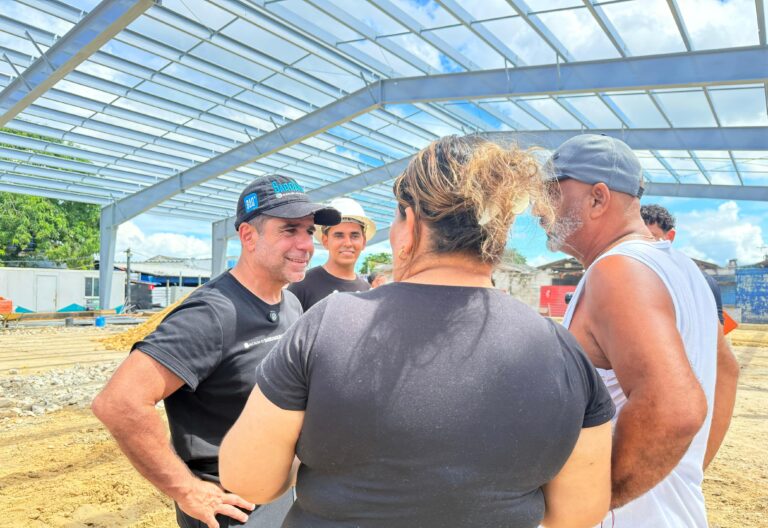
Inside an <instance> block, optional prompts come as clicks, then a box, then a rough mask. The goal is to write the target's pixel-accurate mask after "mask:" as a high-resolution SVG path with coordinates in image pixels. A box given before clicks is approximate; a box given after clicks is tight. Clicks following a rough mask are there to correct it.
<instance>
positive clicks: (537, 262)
mask: <svg viewBox="0 0 768 528" xmlns="http://www.w3.org/2000/svg"><path fill="white" fill-rule="evenodd" d="M552 255H553V254H552V253H547V254H546V255H536V256H535V257H533V258H529V259H527V261H526V264H528V265H529V266H532V267H534V268H538V267H539V266H541V265H542V264H547V263H549V262H554V261H555V260H557V259H556V258H552Z"/></svg>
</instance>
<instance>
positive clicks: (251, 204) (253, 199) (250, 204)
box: [243, 193, 259, 213]
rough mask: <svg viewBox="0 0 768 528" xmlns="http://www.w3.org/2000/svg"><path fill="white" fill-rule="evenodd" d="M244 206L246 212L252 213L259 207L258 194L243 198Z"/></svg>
mask: <svg viewBox="0 0 768 528" xmlns="http://www.w3.org/2000/svg"><path fill="white" fill-rule="evenodd" d="M243 205H244V206H245V212H246V213H250V212H251V211H253V210H254V209H256V208H257V207H258V206H259V196H258V195H257V194H256V193H251V194H247V195H246V196H245V198H243Z"/></svg>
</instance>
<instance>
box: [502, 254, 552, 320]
mask: <svg viewBox="0 0 768 528" xmlns="http://www.w3.org/2000/svg"><path fill="white" fill-rule="evenodd" d="M493 280H494V282H495V283H496V288H499V289H501V290H504V291H506V292H507V293H509V294H510V295H511V296H513V297H515V298H517V299H519V300H520V301H522V302H524V303H525V304H527V305H528V306H530V307H531V308H533V309H534V310H538V307H539V290H540V288H541V286H542V285H546V284H550V277H549V275H548V274H547V273H546V272H545V271H541V270H539V269H537V268H534V267H531V266H528V265H526V264H517V263H514V262H511V261H509V260H503V261H502V262H501V263H500V264H499V265H498V266H497V267H496V269H495V270H494V272H493Z"/></svg>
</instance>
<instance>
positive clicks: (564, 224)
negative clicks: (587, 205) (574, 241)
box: [547, 207, 584, 252]
mask: <svg viewBox="0 0 768 528" xmlns="http://www.w3.org/2000/svg"><path fill="white" fill-rule="evenodd" d="M579 212H580V211H579V209H578V208H577V207H572V208H569V209H567V210H566V211H565V214H564V215H563V216H561V217H560V218H558V219H557V220H556V221H555V224H554V225H553V226H552V229H551V230H550V231H549V232H548V233H547V249H549V250H550V251H552V252H557V251H563V248H565V247H566V246H570V244H568V243H567V242H566V240H568V238H569V237H570V236H571V235H573V234H574V233H575V232H576V231H578V230H579V229H581V227H582V226H583V225H584V222H583V221H582V220H581V218H580V215H579Z"/></svg>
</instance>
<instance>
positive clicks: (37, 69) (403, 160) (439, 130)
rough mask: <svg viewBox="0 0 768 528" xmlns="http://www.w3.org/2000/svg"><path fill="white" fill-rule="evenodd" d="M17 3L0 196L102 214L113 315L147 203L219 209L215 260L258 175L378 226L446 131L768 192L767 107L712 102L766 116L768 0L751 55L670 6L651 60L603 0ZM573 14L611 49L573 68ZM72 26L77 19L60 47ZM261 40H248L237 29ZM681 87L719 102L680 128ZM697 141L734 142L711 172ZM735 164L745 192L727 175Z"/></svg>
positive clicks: (3, 102) (681, 186) (673, 192)
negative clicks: (561, 2) (578, 152)
mask: <svg viewBox="0 0 768 528" xmlns="http://www.w3.org/2000/svg"><path fill="white" fill-rule="evenodd" d="M13 2H14V6H18V8H19V9H23V10H26V12H29V13H34V14H35V15H36V16H37V15H39V16H40V17H42V18H43V19H46V20H49V21H50V22H51V23H50V25H46V24H44V23H43V24H31V23H28V22H26V20H27V17H23V16H19V17H12V16H8V15H7V14H6V13H4V14H0V57H2V59H3V61H4V62H0V67H4V65H5V64H7V66H8V68H5V69H4V71H3V69H2V68H0V87H2V91H0V125H5V126H8V127H9V129H10V130H2V131H0V190H2V191H8V192H23V193H31V194H36V195H39V196H50V197H56V198H60V199H72V200H78V201H84V202H89V203H95V204H99V205H101V206H102V214H101V225H100V229H101V238H102V247H101V255H100V263H101V285H102V287H101V288H100V291H101V292H102V298H101V304H102V306H108V305H109V298H108V295H109V293H108V292H109V291H110V287H109V286H110V283H111V269H112V263H113V261H114V245H115V241H116V233H117V227H118V226H119V225H120V224H121V223H123V222H125V221H127V220H129V219H131V218H133V217H135V216H136V215H138V214H141V213H142V212H145V211H149V210H151V211H152V212H153V213H159V214H166V215H172V216H179V217H184V218H192V219H207V220H211V221H215V222H214V223H213V231H212V235H213V253H214V268H215V269H218V270H220V269H222V267H223V265H224V260H223V255H224V251H225V248H226V241H227V239H228V238H229V237H230V236H231V235H232V234H233V232H232V227H231V220H230V219H229V215H230V214H231V212H232V209H233V205H234V201H235V199H236V197H237V195H238V194H239V191H240V189H241V188H242V187H243V184H244V183H245V182H247V181H249V180H250V179H252V178H254V177H256V176H259V175H263V174H273V173H276V172H280V173H282V174H286V175H289V176H292V177H295V178H296V179H298V180H299V181H300V182H301V183H302V184H303V185H305V186H306V187H307V188H308V189H310V193H311V195H312V196H313V199H317V200H326V199H329V198H331V197H334V196H338V195H342V194H351V195H352V196H354V197H355V198H356V199H358V200H360V201H361V203H363V205H364V206H365V207H366V209H367V210H369V212H370V214H371V215H372V216H373V217H374V219H375V220H376V221H377V222H378V223H379V224H381V225H384V224H386V223H387V222H388V220H389V218H390V217H391V209H392V205H393V203H392V197H391V193H390V192H389V191H388V190H387V188H386V186H385V185H384V184H385V183H386V182H388V181H389V180H391V179H392V178H393V177H394V176H396V175H397V173H398V172H399V171H400V170H402V168H403V167H404V166H405V164H407V162H408V160H409V159H410V157H411V156H412V155H413V154H414V153H415V152H416V151H417V150H418V148H419V147H420V146H423V145H424V144H426V143H428V142H429V141H432V140H433V139H435V138H437V137H439V136H440V135H443V134H445V133H468V132H480V133H487V134H489V135H490V136H492V137H495V138H496V139H500V140H503V139H505V138H512V137H514V138H515V139H516V140H517V141H519V142H520V143H522V144H525V145H528V144H537V145H541V146H544V147H554V146H556V145H557V144H558V143H560V142H561V141H563V140H564V139H566V138H568V137H571V136H572V135H574V134H577V133H581V132H583V131H589V132H601V133H607V134H611V135H616V136H618V137H622V138H624V139H625V140H626V141H627V142H628V143H629V144H630V145H631V146H632V147H633V148H635V149H638V150H642V151H647V153H648V154H647V155H648V156H649V158H648V159H650V160H654V159H655V160H656V162H657V164H658V166H659V167H660V168H659V169H647V170H648V172H647V174H646V176H647V177H648V180H649V183H648V186H647V191H646V192H647V194H655V195H663V196H686V197H702V198H722V199H739V200H768V194H767V193H766V187H764V186H762V185H761V184H759V183H757V184H756V183H755V182H756V181H759V179H760V178H762V175H763V174H765V173H768V170H765V171H763V169H760V167H761V165H760V163H761V162H756V163H753V162H751V161H749V158H750V155H749V154H744V153H753V154H752V156H753V157H754V155H755V154H754V153H759V152H763V151H765V150H768V145H767V143H768V133H766V132H767V131H768V129H766V126H763V125H768V118H766V119H764V120H763V121H758V122H756V123H755V124H756V125H758V126H732V125H733V123H732V122H729V118H728V116H726V115H723V113H722V109H721V104H722V103H720V102H719V101H720V100H722V97H723V95H722V94H729V93H737V92H736V91H737V90H743V93H745V94H746V93H753V92H755V91H756V90H758V91H762V94H763V103H764V104H766V106H768V89H766V85H767V84H768V46H767V45H766V16H765V6H764V2H763V0H755V3H754V6H755V10H754V11H755V13H754V15H755V18H756V34H755V36H754V39H753V41H752V43H753V44H754V45H751V46H747V47H724V48H721V49H714V50H707V51H698V50H696V47H695V37H696V35H695V33H691V31H690V28H689V27H688V26H687V24H686V16H685V12H684V10H682V9H681V8H680V6H679V5H678V4H677V2H676V1H675V0H667V2H666V4H667V7H668V9H669V17H670V20H671V23H673V24H674V27H675V28H676V31H677V33H678V35H679V39H680V52H678V53H667V54H661V55H660V54H656V55H642V56H637V51H636V50H634V49H633V48H632V46H631V45H630V44H631V41H630V40H627V39H626V38H625V37H626V35H624V34H623V33H622V31H620V28H619V26H617V24H616V23H615V20H613V19H612V12H614V11H612V10H614V9H618V7H617V6H616V5H614V4H616V2H604V1H600V0H582V4H581V5H580V6H575V7H565V8H560V7H556V8H552V9H547V10H543V11H538V12H537V11H534V10H533V9H531V7H530V6H529V5H528V4H527V3H526V2H525V1H524V0H507V2H506V5H507V6H508V8H503V5H499V6H497V7H496V8H495V9H496V10H497V11H498V13H497V14H496V15H494V16H490V17H486V18H479V17H478V16H477V15H476V13H477V11H476V9H475V8H474V7H475V6H470V5H468V4H463V3H462V2H459V1H458V0H433V1H432V2H431V3H430V5H429V6H427V7H428V9H427V10H426V11H424V12H420V10H419V9H418V6H416V5H414V6H408V5H406V4H407V2H408V0H368V1H367V2H359V3H358V4H356V7H357V8H359V11H360V12H359V13H358V12H357V11H358V9H356V10H349V9H344V8H343V6H342V5H340V4H339V5H337V2H344V0H332V1H331V0H322V1H321V0H297V3H298V4H300V7H301V8H300V9H298V8H295V7H291V5H288V4H285V3H282V2H269V1H266V0H249V1H246V0H218V1H217V2H213V3H208V1H207V0H189V2H183V3H182V4H183V5H184V8H185V9H181V8H180V7H177V8H175V9H172V8H170V7H165V6H163V5H162V4H160V3H154V2H152V0H103V1H102V2H101V3H100V4H98V5H96V6H95V7H94V9H92V10H91V11H90V13H87V14H84V13H82V12H81V11H80V9H79V8H77V7H75V6H72V5H67V3H66V0H64V1H62V2H47V1H45V0H13ZM627 4H629V2H628V3H627ZM190 6H191V8H190ZM411 7H413V9H411ZM198 8H199V9H200V10H201V11H200V12H198V13H196V12H195V10H196V9H198ZM577 11H578V12H580V13H581V14H582V15H584V16H587V17H588V18H590V19H591V20H593V21H594V24H595V27H597V28H599V29H598V31H599V33H600V34H601V35H602V36H603V37H604V38H605V39H606V42H608V43H609V47H610V49H606V50H604V52H603V54H604V57H605V58H600V59H597V60H588V61H585V60H580V59H578V58H577V57H578V53H577V52H575V51H574V49H573V48H572V46H571V45H570V44H571V43H569V42H568V35H556V33H557V32H556V31H554V30H553V29H552V27H551V26H550V25H549V22H548V21H549V20H551V17H553V16H559V15H564V14H573V13H576V12H577ZM425 13H426V14H425ZM430 13H431V14H430ZM198 15H199V16H198ZM430 17H433V19H432V18H430ZM54 22H56V23H55V24H54ZM500 22H504V23H506V22H515V23H518V22H519V23H520V24H522V25H523V26H525V27H527V28H528V30H529V31H530V32H531V34H532V35H534V37H535V39H538V40H539V42H540V43H541V44H542V45H543V46H544V47H546V48H547V49H549V50H551V54H552V55H551V57H552V58H551V63H550V64H541V65H531V64H528V63H527V62H526V59H525V56H526V52H527V50H525V49H521V48H519V47H516V46H515V45H513V44H512V41H510V40H507V39H506V38H504V36H503V35H501V34H500V33H499V32H498V31H497V30H496V29H494V27H495V26H494V24H496V23H500ZM61 27H68V28H69V30H68V31H67V32H66V34H64V35H63V36H62V37H58V36H57V33H59V32H61ZM254 30H255V32H254ZM254 33H255V34H258V39H257V40H256V41H250V40H249V39H248V38H244V36H247V35H250V34H254ZM448 35H451V37H449V36H448ZM454 36H458V37H460V38H458V39H456V38H453V37H454ZM462 39H463V40H462ZM628 42H629V43H630V44H628ZM29 44H31V46H30V45H29ZM472 46H476V47H477V49H482V50H485V51H483V52H482V53H477V52H471V51H472ZM633 52H634V53H633ZM610 56H615V57H617V58H610ZM488 57H492V58H493V61H495V62H494V64H497V66H493V67H489V60H490V59H488V60H486V59H487V58H488ZM436 58H437V59H439V60H436ZM502 66H503V67H502ZM683 89H684V90H687V91H686V92H685V93H690V94H692V95H691V96H692V97H694V96H695V97H700V98H701V100H703V101H705V102H706V106H705V110H706V112H708V113H710V114H711V116H712V125H713V126H695V127H690V126H686V127H680V126H679V125H678V123H677V118H676V117H675V114H674V112H672V111H671V110H673V109H671V108H670V107H669V103H668V102H667V101H668V98H669V97H670V94H675V93H678V92H680V91H681V90H683ZM623 94H626V95H623ZM622 97H634V98H644V99H643V101H645V102H646V104H648V105H650V106H648V109H649V110H648V112H649V113H654V114H655V115H657V116H658V120H657V121H658V125H656V126H654V127H653V128H649V127H647V126H646V125H643V124H642V123H643V121H644V119H643V116H642V115H638V114H637V112H636V111H635V112H634V114H633V113H632V112H630V111H628V108H627V105H626V103H623V102H622V101H624V100H626V99H622ZM587 100H589V101H591V102H594V103H595V104H596V105H597V107H599V108H600V109H601V110H600V111H601V112H602V114H600V113H595V112H594V111H593V110H591V107H589V106H585V105H584V104H583V102H584V101H587ZM607 121H610V122H613V123H615V124H616V126H615V127H613V128H611V127H606V126H605V124H604V123H605V122H607ZM730 121H732V119H730ZM672 151H674V152H679V153H680V154H679V159H674V158H670V155H669V152H672ZM706 151H720V152H725V153H726V154H725V157H724V158H723V161H722V163H721V162H717V163H714V164H713V162H712V160H711V159H709V158H707V156H706V154H705V152H706ZM761 159H762V157H761ZM745 160H746V161H745ZM720 165H722V167H721V166H720ZM755 166H757V167H758V168H757V169H755V168H754V167H755ZM755 170H756V171H757V172H755ZM723 172H725V173H727V174H728V175H732V176H733V184H732V185H721V184H720V183H719V182H721V181H722V179H723V177H722V173H723ZM755 174H757V175H758V176H755ZM659 175H660V176H659ZM657 176H658V177H661V179H660V180H657V179H656V178H657ZM662 176H663V177H662ZM665 178H666V179H668V180H671V182H668V181H664V179H665ZM692 182H694V183H692ZM222 219H223V220H222ZM386 231H387V230H386V228H385V227H383V228H382V229H380V230H379V233H380V237H381V238H382V239H383V238H386ZM380 237H379V236H377V238H380Z"/></svg>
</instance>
